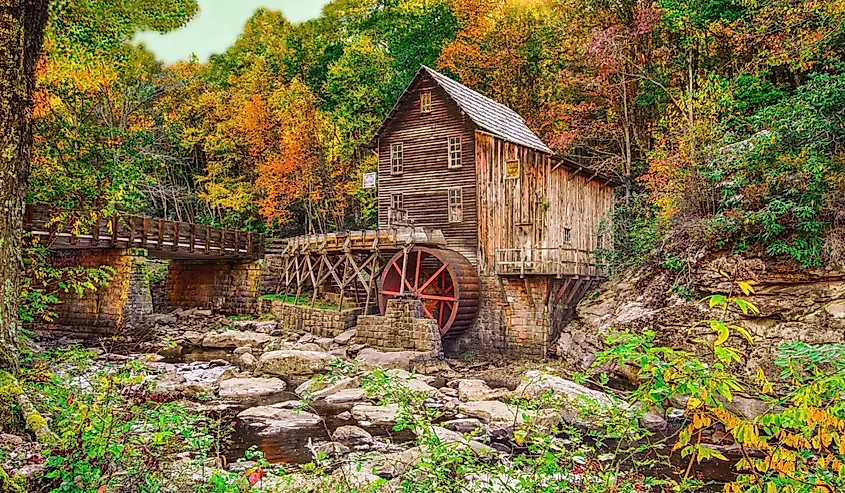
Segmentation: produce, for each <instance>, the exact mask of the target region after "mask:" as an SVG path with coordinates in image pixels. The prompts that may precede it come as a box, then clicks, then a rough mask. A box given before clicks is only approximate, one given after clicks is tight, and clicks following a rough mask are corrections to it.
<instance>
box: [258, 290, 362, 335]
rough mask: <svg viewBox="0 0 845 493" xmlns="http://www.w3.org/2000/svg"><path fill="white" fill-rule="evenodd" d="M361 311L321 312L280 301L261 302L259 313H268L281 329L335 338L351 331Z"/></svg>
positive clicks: (318, 309)
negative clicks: (273, 317) (276, 320)
mask: <svg viewBox="0 0 845 493" xmlns="http://www.w3.org/2000/svg"><path fill="white" fill-rule="evenodd" d="M361 312H362V309H360V308H355V309H351V310H343V311H338V310H323V309H320V308H311V307H308V306H301V305H293V304H290V303H285V302H283V301H280V300H266V299H264V300H261V313H270V314H272V315H273V316H275V317H276V318H277V319H278V320H279V325H280V326H281V327H282V329H286V330H294V331H297V332H310V333H311V334H314V335H317V336H320V337H335V336H337V335H338V334H340V333H341V332H344V331H346V330H349V329H352V328H354V327H355V324H356V323H357V321H358V316H359V315H360V314H361Z"/></svg>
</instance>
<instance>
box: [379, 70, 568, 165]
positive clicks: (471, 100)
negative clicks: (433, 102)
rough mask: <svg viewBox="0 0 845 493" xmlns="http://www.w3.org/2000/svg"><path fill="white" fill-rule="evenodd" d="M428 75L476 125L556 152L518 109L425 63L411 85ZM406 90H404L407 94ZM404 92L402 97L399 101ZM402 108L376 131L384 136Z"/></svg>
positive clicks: (512, 139)
mask: <svg viewBox="0 0 845 493" xmlns="http://www.w3.org/2000/svg"><path fill="white" fill-rule="evenodd" d="M425 73H427V74H429V75H430V76H431V78H432V79H434V81H435V82H436V83H437V84H438V85H439V86H440V87H442V88H443V90H444V91H446V94H448V95H449V97H450V98H451V99H452V100H453V101H454V102H455V104H457V105H458V107H460V108H461V109H462V110H463V111H464V113H466V115H467V116H468V117H469V118H470V119H471V120H472V121H473V123H475V125H476V126H477V127H478V128H480V129H482V130H484V131H487V132H489V133H491V134H493V135H494V136H496V137H499V138H501V139H504V140H507V141H510V142H513V143H515V144H519V145H523V146H526V147H530V148H532V149H536V150H538V151H541V152H545V153H547V154H554V151H552V150H551V149H549V147H548V146H547V145H546V144H544V143H543V141H542V140H540V138H539V137H537V135H536V134H535V133H534V132H532V131H531V129H529V128H528V125H526V124H525V120H523V119H522V117H521V116H519V115H518V114H517V113H516V112H515V111H513V110H512V109H510V108H508V107H507V106H505V105H503V104H500V103H497V102H495V101H493V100H492V99H490V98H488V97H487V96H484V95H482V94H479V93H478V92H476V91H473V90H472V89H470V88H469V87H467V86H465V85H463V84H460V83H458V82H455V81H454V80H452V79H450V78H449V77H446V76H445V75H443V74H441V73H440V72H438V71H436V70H434V69H432V68H429V67H426V66H423V67H422V68H421V69H420V71H419V72H418V73H417V75H416V77H414V80H413V81H412V82H411V85H410V86H409V87H408V89H410V88H411V87H413V86H414V84H416V81H417V79H419V77H420V76H421V75H423V74H425ZM407 91H408V90H407V89H406V91H405V93H406V94H407ZM404 97H405V94H403V95H402V97H400V98H399V102H401V101H402V98H404ZM398 107H399V103H398V102H397V103H396V106H395V107H394V108H393V111H391V112H390V115H389V116H388V117H387V119H386V120H385V121H384V123H383V124H382V126H381V128H379V130H378V131H377V132H376V136H379V135H381V133H382V132H383V131H384V129H385V128H386V127H387V126H388V125H389V124H390V122H391V120H392V119H393V115H394V114H395V113H396V110H397V109H398Z"/></svg>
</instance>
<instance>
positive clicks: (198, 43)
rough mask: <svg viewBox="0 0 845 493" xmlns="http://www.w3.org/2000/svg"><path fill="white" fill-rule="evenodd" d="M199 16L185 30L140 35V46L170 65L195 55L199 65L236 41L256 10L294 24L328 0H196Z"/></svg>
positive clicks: (314, 11) (138, 38)
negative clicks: (281, 16)
mask: <svg viewBox="0 0 845 493" xmlns="http://www.w3.org/2000/svg"><path fill="white" fill-rule="evenodd" d="M198 3H199V6H200V13H199V14H198V15H197V16H196V17H195V18H194V19H193V20H192V21H191V22H190V23H188V25H187V26H185V27H183V28H182V29H179V30H178V31H173V32H170V33H167V34H164V35H162V34H158V33H155V32H147V33H141V34H139V35H138V36H136V38H135V39H136V40H137V41H141V42H143V43H144V44H145V45H147V47H148V48H149V49H151V50H152V51H153V52H154V53H155V54H156V56H157V57H158V58H159V59H160V60H162V61H164V62H166V63H173V62H177V61H180V60H187V59H188V57H190V56H191V54H192V53H196V54H197V56H198V57H199V59H200V60H201V61H206V60H208V57H209V56H210V55H212V54H214V53H222V52H224V51H226V49H227V48H228V47H230V46H232V44H234V42H235V40H236V39H237V38H238V35H239V34H240V33H241V31H242V30H243V26H244V24H245V23H246V21H247V19H249V18H250V16H252V14H253V13H254V12H255V11H256V10H257V9H259V8H261V7H265V8H268V9H274V10H281V11H282V12H283V13H284V14H285V17H287V18H288V20H290V21H291V22H294V23H297V22H302V21H306V20H308V19H313V18H315V17H318V16H319V15H320V10H321V9H322V8H323V6H324V5H325V4H327V3H329V0H198Z"/></svg>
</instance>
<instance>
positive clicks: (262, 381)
mask: <svg viewBox="0 0 845 493" xmlns="http://www.w3.org/2000/svg"><path fill="white" fill-rule="evenodd" d="M250 356H251V355H250ZM286 387H287V385H285V382H284V381H282V380H279V379H278V378H230V379H228V380H223V381H222V382H220V389H219V395H220V397H221V398H223V399H259V398H262V397H269V396H272V395H277V394H279V393H281V392H284V390H285V388H286Z"/></svg>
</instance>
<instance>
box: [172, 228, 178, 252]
mask: <svg viewBox="0 0 845 493" xmlns="http://www.w3.org/2000/svg"><path fill="white" fill-rule="evenodd" d="M177 250H179V221H173V251H174V252H175V251H177Z"/></svg>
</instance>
